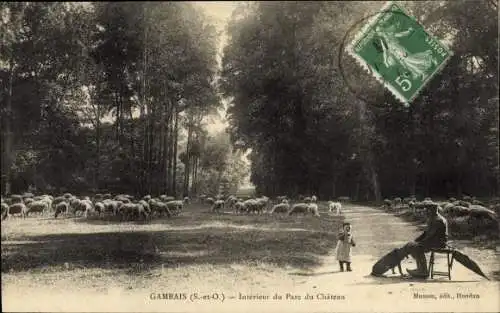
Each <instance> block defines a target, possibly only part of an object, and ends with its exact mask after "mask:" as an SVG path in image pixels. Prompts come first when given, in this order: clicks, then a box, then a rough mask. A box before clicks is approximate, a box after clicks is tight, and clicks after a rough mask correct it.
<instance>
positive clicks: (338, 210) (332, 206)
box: [328, 201, 342, 215]
mask: <svg viewBox="0 0 500 313" xmlns="http://www.w3.org/2000/svg"><path fill="white" fill-rule="evenodd" d="M328 211H329V212H333V211H335V214H336V215H340V214H342V204H341V203H340V202H334V201H328Z"/></svg>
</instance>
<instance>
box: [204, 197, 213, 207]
mask: <svg viewBox="0 0 500 313" xmlns="http://www.w3.org/2000/svg"><path fill="white" fill-rule="evenodd" d="M204 203H205V204H208V205H214V203H215V200H214V198H212V197H207V198H205V202H204Z"/></svg>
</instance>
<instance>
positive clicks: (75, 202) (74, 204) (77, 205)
mask: <svg viewBox="0 0 500 313" xmlns="http://www.w3.org/2000/svg"><path fill="white" fill-rule="evenodd" d="M69 209H70V211H71V213H73V214H74V215H75V216H76V215H77V213H78V212H82V213H85V209H86V206H85V205H84V204H82V202H81V200H80V199H77V198H74V199H71V200H70V202H69Z"/></svg>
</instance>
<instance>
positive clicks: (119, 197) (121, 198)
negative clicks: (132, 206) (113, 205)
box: [115, 195, 131, 203]
mask: <svg viewBox="0 0 500 313" xmlns="http://www.w3.org/2000/svg"><path fill="white" fill-rule="evenodd" d="M115 200H116V201H121V202H123V203H131V201H130V199H129V197H128V196H127V195H117V196H116V197H115Z"/></svg>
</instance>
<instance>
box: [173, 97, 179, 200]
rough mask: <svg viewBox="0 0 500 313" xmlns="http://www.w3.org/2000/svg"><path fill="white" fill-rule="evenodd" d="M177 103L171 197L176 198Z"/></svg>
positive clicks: (176, 104)
mask: <svg viewBox="0 0 500 313" xmlns="http://www.w3.org/2000/svg"><path fill="white" fill-rule="evenodd" d="M177 106H178V103H177V101H176V102H175V104H174V108H173V109H174V110H173V113H174V114H173V115H174V134H173V135H174V140H173V143H174V149H173V150H174V151H173V153H172V159H173V166H172V167H173V168H172V195H173V196H174V197H176V198H177V142H178V139H179V113H178V112H177Z"/></svg>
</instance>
